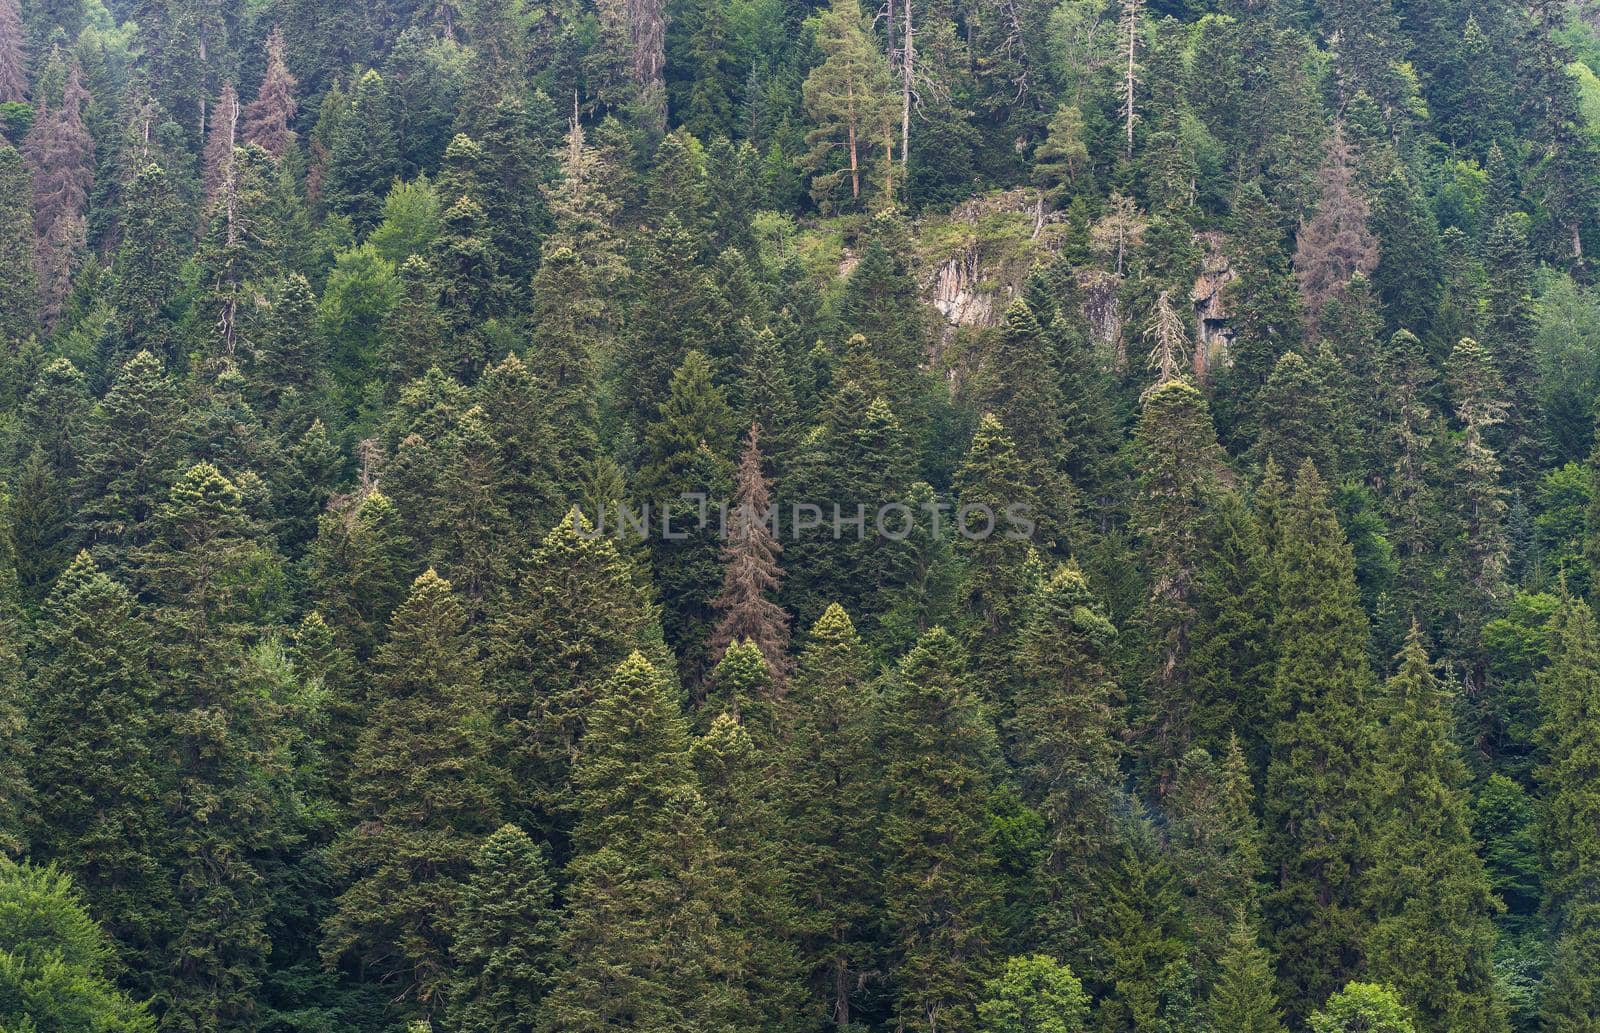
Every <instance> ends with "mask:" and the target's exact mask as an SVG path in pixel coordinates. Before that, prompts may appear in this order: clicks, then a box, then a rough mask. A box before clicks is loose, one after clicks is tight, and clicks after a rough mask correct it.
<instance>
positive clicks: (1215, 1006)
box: [1206, 914, 1284, 1033]
mask: <svg viewBox="0 0 1600 1033" xmlns="http://www.w3.org/2000/svg"><path fill="white" fill-rule="evenodd" d="M1275 984H1276V978H1275V976H1274V973H1273V965H1272V955H1271V953H1269V952H1268V951H1267V949H1266V948H1264V947H1262V946H1261V944H1260V941H1259V940H1258V938H1257V933H1256V929H1255V926H1254V925H1253V924H1252V923H1251V922H1250V921H1249V919H1247V918H1246V917H1245V916H1244V915H1242V914H1241V915H1239V916H1238V917H1237V918H1236V919H1235V920H1234V922H1233V924H1232V925H1231V926H1229V928H1228V938H1227V941H1226V942H1225V943H1223V944H1222V946H1221V950H1220V953H1219V955H1218V958H1217V975H1216V980H1215V982H1213V984H1212V987H1211V995H1210V997H1209V998H1208V999H1207V1001H1206V1013H1207V1017H1208V1018H1209V1020H1210V1022H1211V1026H1210V1028H1211V1029H1215V1030H1217V1031H1218V1033H1221V1031H1222V1030H1237V1031H1238V1033H1284V1026H1283V1018H1282V1014H1281V1013H1280V1011H1279V1009H1278V994H1277V988H1276V986H1275Z"/></svg>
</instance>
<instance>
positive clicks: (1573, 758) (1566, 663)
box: [1537, 599, 1600, 1033]
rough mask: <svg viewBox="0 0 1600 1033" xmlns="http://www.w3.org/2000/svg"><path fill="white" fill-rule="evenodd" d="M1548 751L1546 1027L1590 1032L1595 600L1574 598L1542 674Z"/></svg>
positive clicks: (1595, 967)
mask: <svg viewBox="0 0 1600 1033" xmlns="http://www.w3.org/2000/svg"><path fill="white" fill-rule="evenodd" d="M1539 691H1540V699H1541V702H1542V704H1543V717H1544V724H1543V727H1542V729H1541V730H1540V738H1541V740H1542V742H1543V744H1544V747H1545V755H1546V757H1547V758H1548V759H1547V760H1546V762H1545V763H1544V764H1543V765H1541V766H1540V768H1539V769H1538V772H1537V775H1538V779H1539V782H1540V785H1541V786H1542V787H1543V790H1544V801H1543V804H1544V806H1543V823H1542V828H1541V830H1540V832H1541V836H1540V845H1541V848H1542V853H1543V856H1544V873H1545V878H1544V910H1545V914H1546V916H1547V917H1548V919H1549V921H1550V922H1551V929H1552V932H1553V934H1554V937H1555V941H1554V958H1553V961H1552V964H1551V967H1550V970H1549V972H1548V973H1547V974H1546V976H1545V990H1544V993H1543V996H1542V1009H1541V1010H1542V1017H1543V1021H1544V1027H1543V1028H1545V1029H1549V1030H1553V1031H1558V1033H1587V1031H1589V1030H1592V1029H1593V1028H1594V1018H1595V1016H1596V1015H1597V1014H1600V1011H1597V1010H1596V1006H1597V1004H1600V964H1597V959H1600V909H1597V908H1596V906H1595V903H1594V899H1593V885H1594V879H1595V872H1596V865H1597V861H1596V857H1597V856H1600V854H1597V842H1600V840H1597V837H1596V832H1595V830H1596V828H1600V824H1597V818H1596V815H1597V814H1600V798H1597V796H1596V793H1595V786H1596V784H1600V783H1597V779H1600V756H1597V754H1596V744H1597V740H1596V738H1595V731H1596V729H1595V724H1596V716H1597V715H1600V631H1597V629H1596V624H1595V618H1594V615H1593V613H1592V612H1590V610H1589V607H1588V606H1587V605H1585V604H1584V602H1583V601H1582V600H1579V599H1566V600H1564V601H1563V602H1562V605H1561V609H1560V610H1559V611H1558V613H1557V615H1556V618H1555V622H1554V627H1553V628H1552V634H1551V644H1550V664H1549V666H1547V667H1546V668H1545V669H1544V671H1543V672H1542V673H1541V674H1540V676H1539Z"/></svg>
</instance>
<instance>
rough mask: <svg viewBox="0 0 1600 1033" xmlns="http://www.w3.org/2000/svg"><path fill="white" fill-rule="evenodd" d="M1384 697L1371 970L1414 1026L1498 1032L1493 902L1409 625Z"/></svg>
mask: <svg viewBox="0 0 1600 1033" xmlns="http://www.w3.org/2000/svg"><path fill="white" fill-rule="evenodd" d="M1384 695H1385V697H1386V698H1385V700H1384V705H1385V710H1386V711H1387V713H1388V720H1387V722H1386V724H1385V726H1384V729H1383V731H1382V733H1381V738H1380V748H1379V751H1378V756H1379V757H1380V758H1381V764H1380V766H1379V771H1378V784H1379V794H1380V795H1379V808H1380V810H1379V815H1380V817H1379V823H1378V826H1377V832H1376V839H1375V843H1374V848H1375V849H1374V851H1373V857H1374V864H1373V869H1372V876H1371V883H1370V889H1369V894H1370V896H1369V901H1370V903H1369V905H1368V906H1369V907H1370V908H1371V910H1372V911H1373V913H1374V914H1375V915H1376V916H1378V917H1377V922H1376V924H1375V925H1374V926H1373V928H1372V931H1371V933H1370V934H1369V936H1368V940H1367V946H1366V954H1367V971H1368V972H1369V973H1370V974H1371V976H1372V977H1373V978H1375V979H1378V980H1380V981H1382V982H1384V983H1386V984H1388V985H1389V986H1391V987H1393V988H1394V989H1395V991H1396V993H1397V994H1398V995H1399V997H1400V999H1401V1000H1402V1001H1403V1002H1404V1003H1405V1004H1406V1005H1407V1006H1408V1007H1409V1008H1410V1009H1411V1011H1412V1014H1413V1015H1414V1016H1415V1017H1416V1020H1417V1025H1418V1028H1419V1029H1421V1030H1425V1031H1426V1030H1439V1031H1444V1030H1463V1031H1465V1030H1499V1031H1503V1030H1505V1029H1506V1028H1507V1026H1506V1019H1505V1006H1504V1004H1503V1002H1501V1001H1500V1000H1499V995H1498V993H1497V989H1496V981H1495V978H1494V974H1493V966H1492V964H1491V960H1490V955H1491V954H1492V953H1493V949H1494V935H1495V933H1494V927H1493V925H1492V923H1491V921H1490V918H1491V916H1492V915H1493V913H1494V912H1495V911H1496V910H1497V909H1498V905H1497V902H1496V901H1495V899H1494V897H1493V895H1492V893H1491V891H1490V888H1489V881H1488V879H1487V877H1486V876H1485V874H1484V870H1483V864H1482V862H1481V861H1479V860H1478V855H1477V849H1476V844H1475V843H1474V842H1473V838H1472V825H1471V817H1470V815H1469V813H1468V802H1467V797H1466V793H1465V785H1466V778H1467V769H1466V765H1465V764H1464V763H1463V762H1462V760H1461V758H1460V756H1459V755H1458V753H1457V750H1456V747H1455V734H1454V733H1455V729H1454V721H1453V719H1452V715H1451V713H1450V696H1449V694H1448V693H1447V692H1446V690H1445V688H1444V685H1443V684H1442V683H1441V682H1440V681H1439V679H1438V678H1437V677H1436V676H1435V675H1434V673H1433V670H1432V669H1431V665H1430V664H1429V661H1428V655H1427V652H1426V651H1425V649H1424V648H1423V644H1422V633H1421V631H1420V630H1419V629H1418V628H1417V627H1416V626H1415V625H1413V626H1412V630H1411V636H1410V638H1409V639H1408V640H1407V642H1406V647H1405V649H1404V651H1402V653H1401V654H1400V669H1399V671H1398V672H1397V673H1396V674H1395V676H1394V677H1393V678H1391V679H1390V680H1389V683H1388V685H1387V686H1386V688H1385V692H1384Z"/></svg>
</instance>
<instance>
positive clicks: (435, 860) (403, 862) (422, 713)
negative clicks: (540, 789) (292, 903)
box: [322, 570, 498, 1016]
mask: <svg viewBox="0 0 1600 1033" xmlns="http://www.w3.org/2000/svg"><path fill="white" fill-rule="evenodd" d="M465 629H466V611H465V609H464V608H463V607H462V605H461V603H460V601H459V600H458V599H457V598H456V597H455V594H454V592H453V591H452V589H451V587H450V582H448V581H446V580H444V579H443V578H441V577H440V576H439V575H438V574H435V573H434V572H433V571H432V570H428V571H425V572H424V573H423V574H422V576H420V577H418V578H417V580H416V582H415V583H414V584H413V586H412V590H411V596H410V598H409V599H407V600H406V601H405V603H404V604H403V605H401V607H400V609H398V610H397V611H395V615H394V617H393V619H392V620H391V621H390V624H389V640H388V641H387V642H385V643H384V645H383V646H382V648H380V649H379V650H378V653H377V656H376V657H375V658H374V670H375V675H376V676H375V678H374V680H373V684H372V686H371V688H370V689H369V700H368V706H369V714H370V715H371V716H370V717H369V719H368V724H367V727H366V728H365V729H364V730H363V731H362V733H361V738H360V740H359V742H358V743H357V745H356V755H355V762H354V766H353V771H352V773H351V793H350V797H351V800H350V809H351V816H352V819H353V824H352V825H351V826H350V827H349V828H347V829H346V831H345V832H344V833H343V834H342V835H341V836H340V838H339V840H338V842H337V843H335V845H334V847H333V859H334V863H335V865H336V866H337V868H338V870H339V871H340V872H342V873H344V874H345V875H346V877H347V878H349V879H350V880H351V881H350V883H349V888H348V889H346V890H345V891H344V892H343V893H341V894H340V895H339V897H338V899H337V901H335V905H334V910H333V912H332V914H330V915H329V917H328V920H327V924H326V938H325V940H324V942H323V947H322V951H323V957H324V958H325V959H326V960H327V961H328V962H329V963H330V964H333V963H338V962H341V961H344V962H348V963H351V964H353V965H354V966H356V967H355V969H354V971H356V972H359V973H360V975H361V976H362V978H364V979H366V980H369V981H372V982H375V983H378V984H380V985H382V986H384V987H385V988H386V992H387V993H388V994H389V995H390V997H391V999H392V1000H394V1001H396V1002H404V1004H403V1007H405V1009H406V1010H407V1011H412V1012H416V1013H420V1014H422V1015H423V1016H431V1015H433V1014H435V1013H436V1012H438V1011H440V1010H441V1004H442V999H443V997H444V995H445V994H446V993H447V990H448V982H449V978H450V974H451V966H450V962H449V957H448V951H449V946H450V935H451V929H452V926H453V923H454V921H455V915H456V911H455V903H456V896H457V892H458V890H457V886H458V883H459V882H460V881H461V880H463V879H465V878H466V877H467V876H468V875H469V873H470V872H471V868H472V862H473V858H474V856H475V855H476V853H477V850H478V847H479V844H480V842H481V841H482V838H483V837H485V836H487V835H488V834H489V833H490V832H491V831H492V830H493V828H494V827H495V825H494V823H495V820H496V817H497V804H496V800H497V797H498V793H497V791H496V789H497V787H496V785H495V781H494V776H493V772H492V770H491V769H490V767H489V764H488V757H489V753H488V747H489V737H488V723H487V717H488V705H487V703H488V701H487V699H486V698H485V695H484V692H483V689H482V681H481V671H480V667H479V663H478V661H477V658H476V656H475V655H474V654H475V650H474V649H473V647H472V645H471V644H470V641H469V640H468V638H467V637H466V630H465Z"/></svg>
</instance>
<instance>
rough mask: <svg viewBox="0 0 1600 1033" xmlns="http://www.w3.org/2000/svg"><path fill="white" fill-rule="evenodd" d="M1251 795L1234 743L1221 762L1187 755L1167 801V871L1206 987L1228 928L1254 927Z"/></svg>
mask: <svg viewBox="0 0 1600 1033" xmlns="http://www.w3.org/2000/svg"><path fill="white" fill-rule="evenodd" d="M1254 803H1255V792H1254V789H1253V787H1252V786H1251V782H1250V770H1249V767H1248V766H1247V764H1246V762H1245V757H1244V751H1243V749H1242V748H1241V747H1240V745H1239V740H1238V739H1237V738H1235V739H1233V740H1231V741H1230V742H1229V743H1228V745H1227V752H1226V753H1225V754H1223V757H1222V759H1221V761H1220V762H1219V761H1217V760H1213V759H1212V757H1211V756H1210V754H1208V753H1206V752H1205V751H1204V750H1198V749H1197V750H1191V751H1190V752H1189V753H1188V754H1187V755H1186V756H1185V757H1184V758H1183V762H1182V763H1181V764H1180V765H1179V767H1178V773H1177V778H1176V780H1175V781H1174V783H1173V786H1172V790H1171V792H1170V793H1169V794H1168V796H1167V800H1166V805H1167V810H1168V813H1169V814H1170V815H1171V826H1170V832H1169V836H1170V839H1171V849H1172V853H1173V860H1174V865H1175V866H1176V868H1177V869H1178V871H1179V876H1180V878H1181V879H1182V881H1183V887H1184V910H1185V912H1186V913H1187V915H1188V918H1189V928H1190V929H1191V930H1192V931H1193V934H1194V941H1195V956H1196V961H1195V968H1196V970H1197V972H1198V974H1199V975H1200V977H1201V978H1202V980H1203V981H1208V982H1209V981H1210V980H1211V979H1213V978H1214V977H1215V976H1216V974H1217V973H1218V972H1219V971H1220V969H1221V967H1222V955H1221V952H1222V951H1223V949H1224V947H1225V945H1227V944H1228V942H1229V935H1230V931H1231V929H1232V927H1233V926H1234V925H1235V924H1236V923H1237V922H1238V921H1239V920H1240V919H1245V920H1248V921H1249V922H1250V928H1251V930H1252V933H1253V932H1254V930H1256V929H1257V928H1258V927H1259V925H1260V921H1259V912H1260V888H1259V885H1258V880H1259V879H1260V877H1261V874H1262V869H1263V864H1262V857H1261V850H1262V835H1261V827H1260V824H1259V822H1258V821H1257V820H1256V816H1255V813H1254V810H1253V807H1254Z"/></svg>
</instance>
